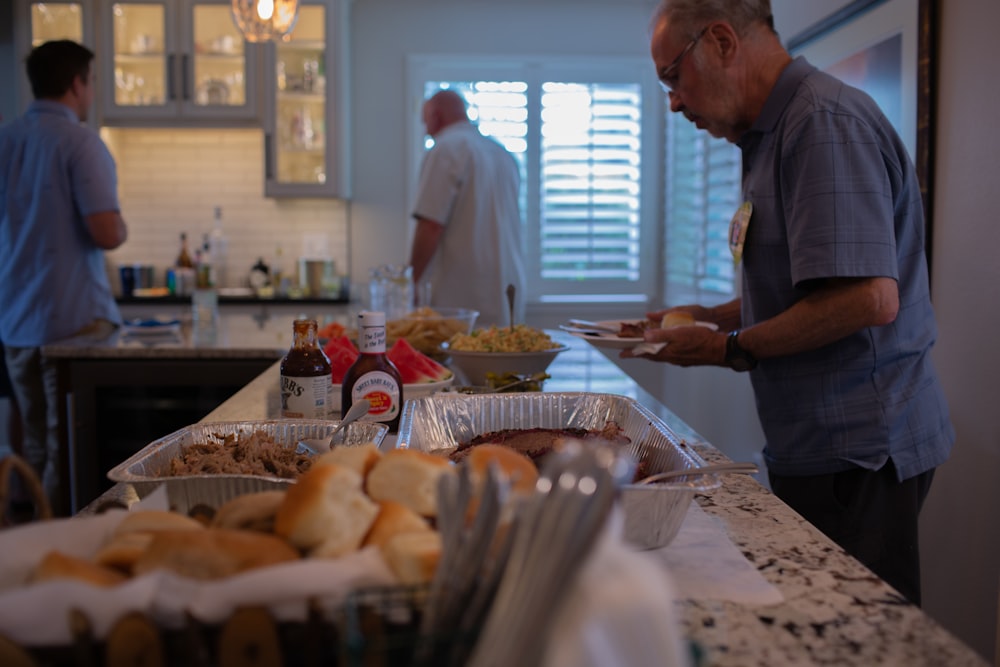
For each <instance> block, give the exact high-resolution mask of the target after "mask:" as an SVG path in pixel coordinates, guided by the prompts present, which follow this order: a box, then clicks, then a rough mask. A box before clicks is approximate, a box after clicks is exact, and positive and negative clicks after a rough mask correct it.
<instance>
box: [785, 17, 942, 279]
mask: <svg viewBox="0 0 1000 667" xmlns="http://www.w3.org/2000/svg"><path fill="white" fill-rule="evenodd" d="M933 28H934V0H855V1H854V2H849V3H848V4H847V5H844V6H843V7H842V8H841V9H839V10H838V11H836V12H834V13H832V14H830V15H829V16H827V17H826V18H824V19H821V20H820V21H818V22H816V23H815V24H813V25H811V26H809V27H808V28H806V29H805V30H803V31H802V32H800V33H798V34H796V35H794V36H793V37H791V38H790V39H789V40H788V42H787V44H786V46H787V48H788V51H789V52H790V53H791V54H792V55H793V56H800V55H801V56H805V58H806V59H807V60H808V61H809V62H810V63H812V64H813V65H815V66H816V67H818V68H820V69H822V70H824V71H826V72H829V73H830V74H833V75H834V76H836V77H837V78H838V79H841V80H842V81H844V82H845V83H848V84H850V85H852V86H854V87H856V88H860V89H862V90H864V91H865V92H867V93H868V94H869V95H871V96H872V98H874V99H875V101H876V102H877V103H878V105H879V106H880V107H881V108H882V111H883V113H885V115H886V117H887V118H888V119H889V121H890V122H891V123H892V124H893V126H894V127H895V128H896V131H897V132H898V133H899V135H900V137H901V138H902V140H903V143H904V144H905V145H906V148H907V151H908V152H909V153H910V157H911V158H912V159H913V162H914V165H915V166H916V170H917V177H918V179H919V180H920V191H921V194H922V196H923V203H924V217H925V222H926V226H927V243H926V246H927V260H928V265H929V264H930V249H931V246H932V243H931V229H932V227H931V213H932V204H933V198H932V192H933V189H932V187H931V186H932V183H931V180H932V175H933V173H932V169H931V152H932V146H933V97H932V90H933V67H932V65H933V58H934V44H935V39H934V33H933Z"/></svg>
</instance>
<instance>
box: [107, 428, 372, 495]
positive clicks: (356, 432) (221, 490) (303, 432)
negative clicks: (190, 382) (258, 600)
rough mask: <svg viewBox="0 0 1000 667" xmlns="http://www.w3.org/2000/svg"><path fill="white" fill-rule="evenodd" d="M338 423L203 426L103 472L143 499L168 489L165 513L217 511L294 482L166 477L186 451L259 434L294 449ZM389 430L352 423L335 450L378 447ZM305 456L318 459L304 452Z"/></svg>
mask: <svg viewBox="0 0 1000 667" xmlns="http://www.w3.org/2000/svg"><path fill="white" fill-rule="evenodd" d="M338 423H339V422H336V421H324V420H283V419H279V420H267V421H239V422H208V423H204V424H194V425H192V426H186V427H184V428H182V429H180V430H179V431H175V432H173V433H171V434H170V435H168V436H165V437H163V438H160V439H159V440H154V441H153V442H151V443H149V444H148V445H146V446H145V447H143V448H142V449H141V450H139V451H138V452H136V453H135V454H133V455H132V456H131V457H129V458H128V459H127V460H126V461H124V462H122V463H121V464H119V465H117V466H115V467H114V468H112V469H111V470H110V471H109V472H108V478H109V479H111V480H112V481H114V482H124V483H128V484H131V485H133V486H134V487H135V490H136V492H137V493H138V494H139V496H140V497H141V496H144V495H146V494H147V493H149V492H150V491H152V490H153V489H154V488H156V487H157V486H159V485H161V484H165V485H166V488H167V497H168V500H169V502H170V507H171V508H172V509H173V510H175V511H177V512H183V513H187V512H189V511H190V510H191V509H192V508H193V507H195V506H197V505H208V506H209V507H213V508H217V507H219V506H220V505H222V504H223V503H225V502H226V501H227V500H230V499H232V498H235V497H236V496H239V495H243V494H246V493H254V492H257V491H268V490H272V489H282V488H285V487H286V486H287V485H289V484H291V483H292V482H293V481H294V480H290V479H283V478H281V477H273V476H264V475H188V476H182V477H172V476H170V475H169V474H168V471H169V470H170V461H171V459H174V458H176V457H177V456H180V455H181V453H182V452H183V451H184V448H185V447H188V446H189V445H193V444H195V443H203V442H210V441H213V440H215V439H221V438H224V437H225V436H227V435H230V434H234V433H247V434H249V433H253V432H255V431H256V432H260V433H263V434H266V435H268V436H270V437H271V438H273V439H274V440H275V441H276V442H278V443H281V444H283V445H287V446H288V447H296V445H297V443H298V442H299V441H300V440H302V439H304V438H329V437H330V433H331V432H332V431H333V429H334V428H336V426H337V424H338ZM388 431H389V428H388V426H386V425H385V424H379V423H376V422H370V421H364V420H360V421H356V422H354V423H353V424H348V425H347V427H346V428H345V429H344V430H342V431H340V432H339V433H337V434H336V435H335V436H334V441H333V444H334V445H347V446H350V445H361V444H364V443H366V442H374V443H375V444H376V445H381V444H382V441H383V440H385V436H386V434H387V433H388ZM304 451H305V453H314V454H315V453H318V452H310V451H309V450H304Z"/></svg>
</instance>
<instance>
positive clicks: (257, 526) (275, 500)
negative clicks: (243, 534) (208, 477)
mask: <svg viewBox="0 0 1000 667" xmlns="http://www.w3.org/2000/svg"><path fill="white" fill-rule="evenodd" d="M284 499H285V492H284V491H278V490H275V491H259V492H257V493H248V494H245V495H242V496H237V497H236V498H233V499H232V500H230V501H228V502H227V503H225V504H224V505H223V506H222V507H220V508H219V509H218V511H216V513H215V516H214V517H213V518H212V523H211V526H212V527H213V528H230V529H233V530H255V531H257V532H260V533H272V532H274V515H275V514H277V512H278V507H279V506H280V505H281V503H282V501H283V500H284Z"/></svg>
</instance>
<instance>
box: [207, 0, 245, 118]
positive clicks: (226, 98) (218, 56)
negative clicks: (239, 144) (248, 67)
mask: <svg viewBox="0 0 1000 667" xmlns="http://www.w3.org/2000/svg"><path fill="white" fill-rule="evenodd" d="M243 48H244V42H243V36H242V35H240V33H239V31H238V30H237V29H236V26H235V24H234V23H233V19H232V16H231V15H230V10H229V7H228V5H196V6H195V8H194V80H195V82H196V88H195V103H196V104H199V105H202V106H225V105H230V106H242V105H243V104H244V103H245V102H246V86H245V82H244V74H243V66H244V53H243Z"/></svg>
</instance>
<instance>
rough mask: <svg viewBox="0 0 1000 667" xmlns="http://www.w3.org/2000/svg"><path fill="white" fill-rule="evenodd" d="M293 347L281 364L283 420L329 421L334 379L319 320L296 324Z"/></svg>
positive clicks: (294, 326)
mask: <svg viewBox="0 0 1000 667" xmlns="http://www.w3.org/2000/svg"><path fill="white" fill-rule="evenodd" d="M292 326H293V328H294V333H295V338H294V340H293V342H292V347H291V349H290V350H289V351H288V354H286V355H285V358H284V359H282V360H281V416H282V417H290V418H297V419H328V418H329V416H330V399H331V397H332V394H333V378H332V377H331V376H330V360H329V359H327V357H326V354H325V353H324V352H323V350H322V348H320V346H319V342H318V339H317V337H316V331H317V329H318V325H317V323H316V320H295V322H294V324H293V325H292Z"/></svg>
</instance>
